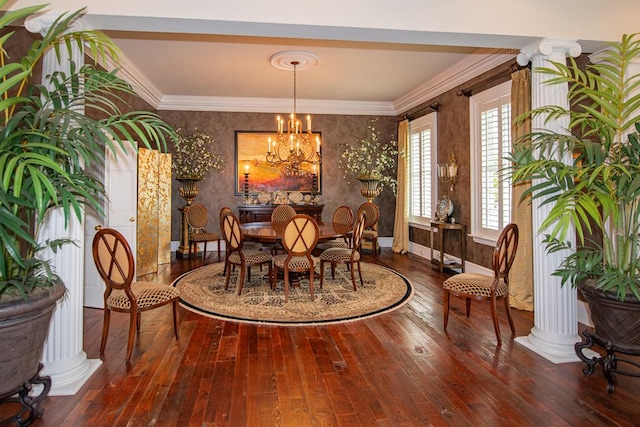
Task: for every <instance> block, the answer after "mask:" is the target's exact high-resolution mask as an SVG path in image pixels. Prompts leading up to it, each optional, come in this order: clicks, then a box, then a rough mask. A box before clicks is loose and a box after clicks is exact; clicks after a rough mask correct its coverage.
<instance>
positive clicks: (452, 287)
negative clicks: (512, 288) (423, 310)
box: [442, 223, 518, 344]
mask: <svg viewBox="0 0 640 427" xmlns="http://www.w3.org/2000/svg"><path fill="white" fill-rule="evenodd" d="M517 249H518V226H517V225H516V224H513V223H512V224H508V225H507V226H506V227H505V228H504V229H503V230H502V232H501V233H500V236H499V237H498V240H497V241H496V246H495V248H494V249H493V277H492V276H487V275H484V274H478V273H461V274H455V275H453V276H451V277H449V278H448V279H447V280H445V281H444V283H443V284H442V289H443V291H444V295H443V296H444V330H445V331H446V330H447V323H448V321H449V300H450V296H451V295H454V296H456V297H460V298H464V299H465V300H466V309H467V317H469V315H470V314H471V300H472V299H477V300H488V301H489V303H490V304H491V317H492V318H493V328H494V329H495V331H496V338H497V339H498V344H501V343H502V339H501V337H500V325H499V323H498V313H497V303H496V301H497V300H499V299H502V300H504V307H505V310H506V311H507V319H508V320H509V326H510V327H511V333H512V334H515V333H516V328H515V326H514V325H513V319H512V318H511V308H510V307H509V270H511V265H513V260H514V259H515V257H516V250H517Z"/></svg>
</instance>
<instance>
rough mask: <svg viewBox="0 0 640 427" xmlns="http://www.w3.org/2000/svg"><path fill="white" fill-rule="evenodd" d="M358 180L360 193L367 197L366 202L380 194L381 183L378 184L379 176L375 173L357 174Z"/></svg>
mask: <svg viewBox="0 0 640 427" xmlns="http://www.w3.org/2000/svg"><path fill="white" fill-rule="evenodd" d="M357 179H358V181H360V182H361V183H362V188H360V194H362V196H363V197H364V198H365V199H367V201H368V202H373V199H375V198H376V197H378V195H380V192H381V191H382V185H380V178H379V177H377V176H375V175H365V176H359V177H358V178H357Z"/></svg>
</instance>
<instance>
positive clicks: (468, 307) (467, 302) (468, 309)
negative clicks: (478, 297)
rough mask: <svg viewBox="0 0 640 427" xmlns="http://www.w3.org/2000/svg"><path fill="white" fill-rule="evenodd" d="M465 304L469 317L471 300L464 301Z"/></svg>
mask: <svg viewBox="0 0 640 427" xmlns="http://www.w3.org/2000/svg"><path fill="white" fill-rule="evenodd" d="M466 304H467V317H469V316H471V298H467V299H466Z"/></svg>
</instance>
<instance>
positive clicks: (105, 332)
mask: <svg viewBox="0 0 640 427" xmlns="http://www.w3.org/2000/svg"><path fill="white" fill-rule="evenodd" d="M110 318H111V310H109V308H108V307H107V306H106V304H105V307H104V320H103V322H102V341H100V354H104V349H105V347H106V346H107V335H109V319H110Z"/></svg>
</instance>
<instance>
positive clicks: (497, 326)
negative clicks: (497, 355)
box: [490, 296, 502, 344]
mask: <svg viewBox="0 0 640 427" xmlns="http://www.w3.org/2000/svg"><path fill="white" fill-rule="evenodd" d="M490 303H491V318H492V319H493V329H495V330H496V338H497V339H498V344H501V343H502V338H500V324H499V323H498V309H497V304H496V298H495V296H494V297H493V298H491V300H490Z"/></svg>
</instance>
